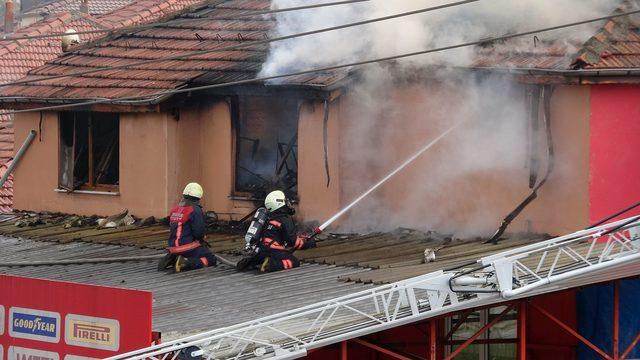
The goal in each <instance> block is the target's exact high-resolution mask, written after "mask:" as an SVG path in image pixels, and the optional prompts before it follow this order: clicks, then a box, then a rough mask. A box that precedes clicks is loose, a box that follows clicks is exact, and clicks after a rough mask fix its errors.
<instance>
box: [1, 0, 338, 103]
mask: <svg viewBox="0 0 640 360" xmlns="http://www.w3.org/2000/svg"><path fill="white" fill-rule="evenodd" d="M270 4H271V1H270V0H228V1H222V2H219V3H216V4H214V5H208V6H203V7H200V8H197V9H194V10H192V11H188V12H184V13H182V14H181V16H179V17H177V18H176V19H174V20H175V22H173V23H171V22H170V23H169V24H165V25H162V26H158V27H154V28H150V29H144V30H138V31H134V32H129V33H126V34H123V35H119V36H117V37H112V38H109V39H105V40H102V41H99V42H96V43H94V44H93V45H92V46H87V47H84V48H80V49H78V50H76V51H74V52H73V53H70V54H67V55H65V56H62V57H60V58H58V59H56V60H54V61H50V62H49V63H48V64H47V65H45V66H42V67H40V68H38V69H36V70H33V71H31V72H30V73H29V76H28V77H27V78H37V77H41V76H47V75H60V74H68V73H73V72H79V71H83V70H88V69H95V68H97V67H109V66H122V65H126V64H131V63H135V62H139V61H141V60H152V59H161V58H164V57H168V56H177V55H181V54H187V53H189V52H192V51H200V50H212V49H217V48H222V47H228V46H230V45H234V44H241V43H243V42H249V41H255V40H262V39H265V38H267V37H268V34H269V32H270V31H271V29H272V28H273V26H274V20H273V19H271V18H267V17H264V16H253V17H247V16H243V17H238V14H239V13H243V12H246V11H248V10H260V9H268V8H269V7H270ZM143 13H144V12H143ZM111 18H113V16H111ZM105 19H109V17H108V16H107V17H105ZM267 50H268V45H267V44H263V45H260V46H252V47H250V48H249V47H247V48H243V49H238V50H233V51H222V52H211V53H207V54H202V55H198V56H193V57H190V58H186V59H179V60H167V61H160V62H156V63H152V64H144V65H135V66H131V67H128V68H127V69H116V70H109V71H102V72H98V73H92V74H87V75H83V76H71V77H66V78H63V79H57V80H55V79H54V80H49V81H43V82H40V83H38V84H26V85H19V86H11V87H7V88H5V89H4V90H3V91H2V95H6V96H13V97H25V98H34V97H36V98H40V99H43V98H47V99H59V100H69V99H85V98H96V97H100V98H118V97H124V96H142V95H150V94H154V93H156V92H159V91H163V90H170V89H175V88H178V87H183V86H185V85H189V84H192V85H193V84H196V85H201V84H216V83H222V82H228V81H234V80H246V79H253V78H255V76H256V74H257V73H258V72H259V71H260V69H261V66H262V63H263V61H264V59H265V58H266V55H267ZM342 77H344V75H342V74H315V75H309V76H299V77H297V78H295V79H288V80H287V83H288V84H297V85H304V86H324V85H328V84H331V83H333V82H335V81H337V80H339V79H340V78H342Z"/></svg>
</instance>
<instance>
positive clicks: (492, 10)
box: [263, 0, 620, 75]
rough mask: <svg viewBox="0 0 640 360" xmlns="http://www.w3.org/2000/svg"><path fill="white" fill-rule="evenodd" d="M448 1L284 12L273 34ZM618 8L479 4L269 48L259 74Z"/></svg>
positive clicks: (452, 59) (464, 57) (585, 33)
mask: <svg viewBox="0 0 640 360" xmlns="http://www.w3.org/2000/svg"><path fill="white" fill-rule="evenodd" d="M321 2H323V1H317V2H315V3H321ZM325 2H329V1H325ZM450 2H453V0H448V1H443V0H373V1H369V2H364V3H357V4H352V5H343V6H333V7H326V8H319V9H312V10H307V11H294V12H286V13H283V14H280V15H278V17H277V28H276V32H277V33H278V34H279V35H287V34H294V33H299V32H303V31H310V30H316V29H322V28H326V27H330V26H334V25H341V24H347V23H350V22H355V21H361V20H365V19H370V18H375V17H381V16H386V15H391V14H397V13H402V12H407V11H411V10H417V9H421V8H426V7H431V6H436V5H442V4H446V3H450ZM307 4H309V1H306V0H274V1H273V7H276V8H285V7H291V6H299V5H307ZM619 4H620V1H619V0H561V1H558V0H482V1H479V2H477V3H470V4H466V5H462V6H457V7H453V8H447V9H442V10H438V11H434V12H429V13H425V14H419V15H412V16H407V17H402V18H398V19H394V20H389V21H384V22H379V23H374V24H369V25H365V26H359V27H354V28H348V29H344V30H340V31H334V32H328V33H322V34H318V35H314V36H309V37H302V38H297V39H293V40H290V41H284V42H275V43H273V45H272V48H271V52H270V55H269V58H268V60H267V62H266V64H265V66H264V67H263V73H264V74H265V75H274V74H281V73H285V72H287V71H291V70H300V69H308V68H313V67H317V66H323V65H334V64H341V63H348V62H353V61H358V60H363V59H369V58H378V57H383V56H390V55H395V54H401V53H407V52H412V51H419V50H424V49H429V48H433V47H440V46H445V45H452V44H458V43H461V42H467V41H471V40H479V39H482V38H486V37H492V36H499V35H503V34H508V33H515V32H521V31H525V30H533V29H538V28H542V27H548V26H553V25H559V24H563V23H568V22H573V21H578V20H585V19H589V18H595V17H601V16H605V15H608V14H610V13H611V11H612V10H614V9H615V7H616V6H617V5H619ZM593 29H594V25H585V26H580V27H575V28H571V29H570V30H562V31H557V32H554V33H547V34H540V35H539V36H538V38H539V39H540V40H545V39H562V40H564V41H566V43H567V45H572V44H576V43H581V42H583V41H585V40H586V39H587V38H588V37H589V36H590V35H592V34H593ZM521 41H522V43H523V46H533V45H534V44H533V40H532V38H531V37H530V38H528V39H523V40H521ZM472 59H473V49H472V48H467V49H464V50H454V51H448V52H446V53H440V54H430V55H423V56H418V57H415V58H410V59H408V60H406V61H404V62H410V63H414V64H415V63H417V64H421V65H424V64H433V63H444V64H450V65H451V64H455V65H465V64H468V63H469V62H470V61H472Z"/></svg>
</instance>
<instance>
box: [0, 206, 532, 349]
mask: <svg viewBox="0 0 640 360" xmlns="http://www.w3.org/2000/svg"><path fill="white" fill-rule="evenodd" d="M67 219H68V216H63V215H57V214H49V215H35V214H27V215H26V216H25V217H24V218H23V219H22V220H21V221H18V222H16V221H15V219H14V220H12V221H5V222H2V223H0V234H5V235H9V236H12V237H21V238H24V239H23V240H17V239H15V238H12V237H0V247H2V248H3V250H4V251H3V252H5V253H7V254H8V255H7V256H6V257H4V258H3V259H2V261H6V262H9V261H24V260H44V259H46V260H55V259H77V258H95V257H113V256H143V255H148V254H158V253H160V249H163V248H164V246H165V245H166V239H167V236H168V229H167V227H166V226H164V225H153V226H145V227H139V226H136V225H132V226H127V227H122V228H116V229H103V230H97V229H95V228H94V227H92V226H84V227H79V228H73V227H72V228H68V227H65V226H64V224H65V223H67V222H68V220H67ZM24 221H31V222H32V224H33V225H34V226H28V224H26V223H24ZM16 224H21V225H26V226H23V227H18V226H16ZM220 226H221V225H220ZM212 227H215V225H213V226H212ZM27 238H29V239H27ZM534 239H535V240H540V238H539V237H535V238H534V237H520V238H519V239H510V240H505V241H501V242H500V243H499V244H498V245H488V244H484V243H483V241H482V240H481V239H476V240H471V241H460V240H455V239H450V238H447V237H444V236H441V235H438V234H435V233H423V232H418V231H413V230H408V229H402V230H398V231H396V232H394V233H374V234H368V235H353V234H350V235H328V236H324V237H322V238H320V239H319V241H318V247H317V248H316V249H311V250H305V251H298V252H296V256H298V257H299V258H300V259H301V260H302V262H303V265H302V267H300V268H298V269H293V270H290V271H283V272H278V273H272V274H266V275H256V274H254V273H237V272H236V271H235V269H230V268H227V267H226V266H220V267H218V268H209V269H203V270H197V271H192V272H188V273H183V274H172V275H169V274H165V273H158V272H157V271H156V270H155V265H156V264H155V262H152V261H145V262H138V263H126V264H123V263H112V264H91V265H65V266H62V265H57V266H42V267H24V268H17V267H16V268H2V267H0V273H9V274H14V275H20V276H29V277H41V278H47V279H57V280H66V281H76V282H81V283H89V284H99V285H108V286H120V287H126V288H134V289H142V290H151V291H152V292H153V294H154V329H157V330H160V331H163V332H164V333H165V338H166V337H169V338H173V337H178V336H180V335H184V334H190V333H194V332H198V331H203V330H211V329H216V328H220V327H223V326H228V325H233V324H237V323H241V322H244V321H252V320H254V319H257V318H260V317H264V316H267V315H271V314H275V313H279V312H282V311H284V310H287V309H289V308H293V307H299V306H304V305H308V304H313V303H317V302H318V301H323V300H327V299H332V298H335V297H338V296H342V295H348V294H353V293H356V292H358V291H361V290H363V289H369V288H371V287H372V286H374V284H383V283H390V282H394V281H397V280H404V279H408V278H411V277H414V276H417V275H423V274H428V273H431V272H434V271H438V270H443V269H450V268H455V267H458V266H461V265H463V264H466V265H467V266H469V264H475V263H476V261H477V259H478V258H481V257H483V256H487V255H490V254H495V253H497V252H500V251H504V250H507V249H512V248H516V247H518V246H521V245H524V244H529V243H532V241H535V240H534ZM208 241H209V243H210V244H211V245H212V248H213V249H214V251H215V252H216V253H220V254H225V255H224V256H227V257H231V258H232V259H234V257H233V254H234V253H237V252H238V250H239V249H241V248H242V247H243V245H244V240H243V238H242V237H241V236H239V235H237V234H224V233H215V232H214V233H211V234H209V235H208ZM425 250H427V251H435V261H434V262H429V263H426V264H425V263H423V259H424V253H425ZM229 254H231V255H229ZM185 299H188V301H185ZM256 299H260V302H259V303H258V302H257V301H255V300H256ZM265 302H266V303H270V304H288V305H287V306H285V307H284V308H282V307H265V306H264V303H265ZM176 304H179V306H176ZM289 304H290V305H289ZM352 318H353V317H352V316H351V317H349V316H346V317H344V318H340V319H339V321H344V322H348V321H351V320H353V319H352Z"/></svg>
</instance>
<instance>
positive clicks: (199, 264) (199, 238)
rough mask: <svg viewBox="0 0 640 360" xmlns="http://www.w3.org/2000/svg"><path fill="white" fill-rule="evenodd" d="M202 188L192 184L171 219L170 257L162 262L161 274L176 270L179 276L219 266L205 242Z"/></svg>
mask: <svg viewBox="0 0 640 360" xmlns="http://www.w3.org/2000/svg"><path fill="white" fill-rule="evenodd" d="M202 195H203V191H202V186H200V185H199V184H198V183H189V184H187V186H186V187H185V188H184V191H183V192H182V200H181V201H180V203H178V205H176V206H175V207H174V208H173V209H171V214H170V215H169V225H170V227H171V231H170V233H169V244H168V245H169V247H168V252H169V253H168V254H167V255H166V256H165V257H164V258H162V259H161V260H160V263H159V264H158V270H160V271H162V270H165V269H167V268H171V267H173V268H174V269H175V271H176V272H183V271H188V270H194V269H200V268H203V267H207V266H215V265H216V257H215V256H214V255H213V254H212V253H211V251H210V250H209V248H208V244H207V243H206V242H205V241H204V237H205V221H204V213H203V211H202V206H200V199H201V198H202Z"/></svg>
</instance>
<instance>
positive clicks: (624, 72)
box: [458, 66, 640, 77]
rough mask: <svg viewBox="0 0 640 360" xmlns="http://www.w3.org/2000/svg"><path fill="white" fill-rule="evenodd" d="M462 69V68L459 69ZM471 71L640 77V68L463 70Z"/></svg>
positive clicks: (480, 68)
mask: <svg viewBox="0 0 640 360" xmlns="http://www.w3.org/2000/svg"><path fill="white" fill-rule="evenodd" d="M458 68H461V67H458ZM462 69H469V70H481V71H490V72H500V73H506V74H514V75H533V76H535V75H555V76H565V77H575V76H589V77H602V76H640V68H619V69H578V70H560V69H543V68H540V69H538V68H534V69H532V68H517V67H514V68H495V67H482V66H480V67H469V68H462Z"/></svg>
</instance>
